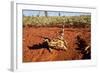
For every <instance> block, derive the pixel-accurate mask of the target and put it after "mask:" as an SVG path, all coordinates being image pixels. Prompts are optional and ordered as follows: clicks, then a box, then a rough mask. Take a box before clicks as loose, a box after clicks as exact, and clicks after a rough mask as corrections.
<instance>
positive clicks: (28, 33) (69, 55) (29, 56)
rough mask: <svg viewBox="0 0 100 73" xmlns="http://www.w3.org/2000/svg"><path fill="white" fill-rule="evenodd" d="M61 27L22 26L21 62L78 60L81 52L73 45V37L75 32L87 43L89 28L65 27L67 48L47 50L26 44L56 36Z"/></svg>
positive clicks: (88, 40)
mask: <svg viewBox="0 0 100 73" xmlns="http://www.w3.org/2000/svg"><path fill="white" fill-rule="evenodd" d="M60 30H61V28H57V27H53V28H51V27H39V28H36V27H27V26H26V27H23V62H41V61H42V62H43V61H61V60H80V59H82V56H83V54H81V53H79V52H78V51H77V50H76V49H75V47H76V46H77V45H76V44H75V38H76V36H77V34H80V35H82V37H83V38H84V39H85V40H86V42H87V43H89V42H90V41H91V40H90V39H91V38H90V37H91V34H90V29H89V28H74V29H73V28H65V32H64V34H65V35H64V39H65V40H66V41H67V42H68V50H67V51H64V50H55V49H53V52H52V53H51V52H49V50H48V49H46V48H40V49H37V48H36V49H29V47H28V46H32V45H34V44H39V43H42V42H43V40H44V38H42V37H48V38H51V39H52V38H56V37H57V35H58V34H57V32H59V31H60Z"/></svg>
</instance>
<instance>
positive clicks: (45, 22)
mask: <svg viewBox="0 0 100 73" xmlns="http://www.w3.org/2000/svg"><path fill="white" fill-rule="evenodd" d="M62 24H64V25H65V27H89V26H90V24H91V16H90V15H81V16H38V17H37V16H23V25H24V26H25V25H29V26H35V27H39V26H43V27H46V26H47V27H50V26H52V27H53V26H59V27H61V26H62Z"/></svg>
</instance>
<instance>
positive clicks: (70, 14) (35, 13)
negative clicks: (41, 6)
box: [23, 10, 91, 16]
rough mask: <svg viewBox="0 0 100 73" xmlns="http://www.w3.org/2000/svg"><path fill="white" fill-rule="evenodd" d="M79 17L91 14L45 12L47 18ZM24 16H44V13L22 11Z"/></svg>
mask: <svg viewBox="0 0 100 73" xmlns="http://www.w3.org/2000/svg"><path fill="white" fill-rule="evenodd" d="M59 12H60V15H61V16H80V15H91V13H85V12H84V13H82V12H62V11H47V14H48V16H59ZM23 15H24V16H37V15H39V16H45V13H44V11H38V10H23Z"/></svg>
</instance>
